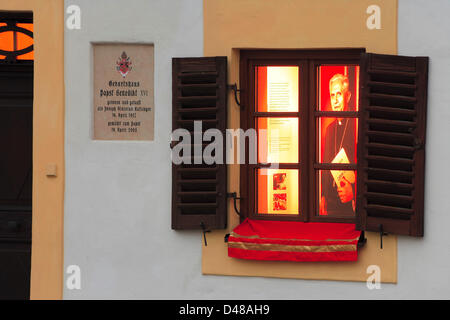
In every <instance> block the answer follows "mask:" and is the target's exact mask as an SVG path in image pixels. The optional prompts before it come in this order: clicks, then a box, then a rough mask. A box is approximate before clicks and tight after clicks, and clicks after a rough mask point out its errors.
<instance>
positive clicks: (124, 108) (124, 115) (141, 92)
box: [94, 44, 155, 140]
mask: <svg viewBox="0 0 450 320" xmlns="http://www.w3.org/2000/svg"><path fill="white" fill-rule="evenodd" d="M153 79H154V47H153V45H146V44H95V45H94V139H96V140H153V136H154V114H155V111H154V80H153Z"/></svg>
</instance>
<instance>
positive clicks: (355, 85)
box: [317, 65, 359, 111]
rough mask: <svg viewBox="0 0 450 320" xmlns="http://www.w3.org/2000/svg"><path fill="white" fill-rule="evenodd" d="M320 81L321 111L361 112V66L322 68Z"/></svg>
mask: <svg viewBox="0 0 450 320" xmlns="http://www.w3.org/2000/svg"><path fill="white" fill-rule="evenodd" d="M318 79H319V81H318V86H319V88H318V90H317V92H318V109H319V110H320V111H358V110H359V106H358V103H359V66H345V65H341V66H320V67H319V70H318Z"/></svg>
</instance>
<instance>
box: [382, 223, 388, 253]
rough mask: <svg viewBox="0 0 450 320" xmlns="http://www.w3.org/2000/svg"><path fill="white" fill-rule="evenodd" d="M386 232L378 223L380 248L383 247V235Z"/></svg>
mask: <svg viewBox="0 0 450 320" xmlns="http://www.w3.org/2000/svg"><path fill="white" fill-rule="evenodd" d="M387 235H388V234H387V233H386V232H384V231H383V225H382V224H380V249H383V236H387Z"/></svg>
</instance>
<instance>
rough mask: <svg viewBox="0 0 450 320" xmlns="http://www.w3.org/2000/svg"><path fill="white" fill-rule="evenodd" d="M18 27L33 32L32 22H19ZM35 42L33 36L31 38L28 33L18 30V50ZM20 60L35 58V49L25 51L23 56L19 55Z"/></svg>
mask: <svg viewBox="0 0 450 320" xmlns="http://www.w3.org/2000/svg"><path fill="white" fill-rule="evenodd" d="M17 26H18V27H21V28H24V29H27V30H30V31H31V32H33V24H32V23H18V24H17ZM32 44H33V38H30V37H29V36H27V35H26V34H23V33H20V32H17V50H21V49H25V48H27V47H29V46H31V45H32ZM17 59H19V60H34V51H31V52H29V53H25V54H23V55H21V56H18V57H17Z"/></svg>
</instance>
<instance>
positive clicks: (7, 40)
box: [0, 22, 14, 59]
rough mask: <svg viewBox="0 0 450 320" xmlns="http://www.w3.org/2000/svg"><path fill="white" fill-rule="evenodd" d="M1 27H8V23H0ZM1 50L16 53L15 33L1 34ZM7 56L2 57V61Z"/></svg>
mask: <svg viewBox="0 0 450 320" xmlns="http://www.w3.org/2000/svg"><path fill="white" fill-rule="evenodd" d="M0 27H6V23H3V22H2V23H0ZM0 49H1V50H4V51H14V32H12V31H8V32H2V33H0ZM4 58H5V56H2V55H0V59H4Z"/></svg>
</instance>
